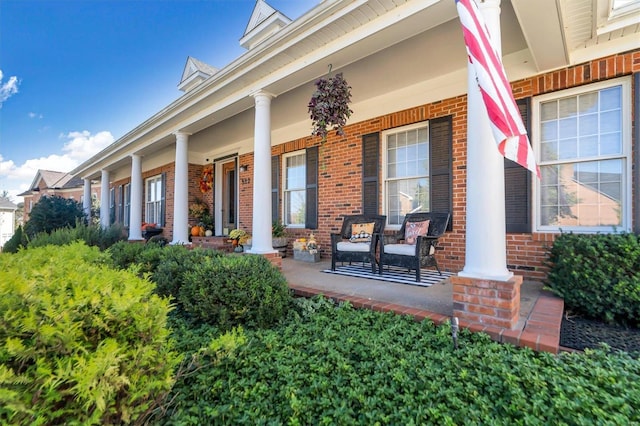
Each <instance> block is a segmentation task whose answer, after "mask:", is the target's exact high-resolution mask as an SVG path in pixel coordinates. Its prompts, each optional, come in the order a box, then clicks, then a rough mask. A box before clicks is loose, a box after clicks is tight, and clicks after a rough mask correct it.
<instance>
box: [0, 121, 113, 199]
mask: <svg viewBox="0 0 640 426" xmlns="http://www.w3.org/2000/svg"><path fill="white" fill-rule="evenodd" d="M61 137H62V138H65V139H67V142H65V144H64V146H63V147H62V151H63V153H62V154H51V155H49V156H47V157H40V158H33V159H29V160H27V161H25V162H24V163H23V164H20V165H17V164H15V163H14V161H13V160H9V159H4V158H3V157H2V154H0V192H1V191H3V190H5V189H6V190H7V191H8V192H9V195H10V196H11V197H12V199H13V200H14V202H20V201H22V197H17V195H18V194H19V193H21V192H24V191H26V190H27V189H29V186H30V185H31V182H32V181H33V178H34V177H35V175H36V173H37V172H38V170H39V169H43V170H54V171H57V172H70V171H71V170H73V169H74V168H76V167H77V166H78V165H80V164H81V163H82V162H83V161H85V160H88V159H89V158H91V157H92V156H93V155H95V154H97V153H98V152H100V151H101V150H103V149H104V148H106V147H107V146H108V145H110V144H111V143H113V141H114V138H113V136H112V135H111V132H107V131H104V132H99V133H96V134H95V135H91V133H90V132H88V131H86V130H85V131H82V132H69V133H68V134H66V135H62V136H61ZM16 200H17V201H16Z"/></svg>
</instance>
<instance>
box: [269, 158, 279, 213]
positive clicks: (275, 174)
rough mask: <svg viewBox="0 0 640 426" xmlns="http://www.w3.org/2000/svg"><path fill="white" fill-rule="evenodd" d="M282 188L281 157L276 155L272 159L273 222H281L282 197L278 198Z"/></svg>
mask: <svg viewBox="0 0 640 426" xmlns="http://www.w3.org/2000/svg"><path fill="white" fill-rule="evenodd" d="M279 188H280V157H279V156H277V155H274V156H272V157H271V221H272V222H279V221H280V217H279V216H278V212H279V211H280V205H279V202H280V197H278V194H279V191H278V189H279Z"/></svg>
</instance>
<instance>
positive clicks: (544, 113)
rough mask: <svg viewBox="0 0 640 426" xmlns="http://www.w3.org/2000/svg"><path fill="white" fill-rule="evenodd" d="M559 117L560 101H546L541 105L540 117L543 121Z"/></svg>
mask: <svg viewBox="0 0 640 426" xmlns="http://www.w3.org/2000/svg"><path fill="white" fill-rule="evenodd" d="M557 118H558V103H557V102H556V101H551V102H545V103H543V104H541V105H540V119H541V120H542V121H547V120H555V119H557Z"/></svg>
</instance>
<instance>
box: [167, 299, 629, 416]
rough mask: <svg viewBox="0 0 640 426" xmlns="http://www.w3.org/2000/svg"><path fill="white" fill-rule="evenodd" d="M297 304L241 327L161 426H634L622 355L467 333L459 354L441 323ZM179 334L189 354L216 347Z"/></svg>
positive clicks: (182, 382) (185, 381)
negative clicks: (540, 347) (553, 349)
mask: <svg viewBox="0 0 640 426" xmlns="http://www.w3.org/2000/svg"><path fill="white" fill-rule="evenodd" d="M296 305H298V308H297V309H296V310H295V312H296V315H290V316H289V317H288V319H287V321H286V322H283V323H281V324H279V325H278V326H276V327H273V328H270V329H252V330H245V333H246V342H247V343H246V344H244V345H236V346H234V347H235V348H237V349H236V352H234V353H233V354H232V356H226V357H223V358H221V359H220V362H219V363H218V364H216V365H203V366H202V368H201V369H200V370H199V371H198V372H197V373H196V374H191V375H185V376H183V377H181V378H180V379H179V380H178V381H177V382H176V384H175V386H174V389H173V390H172V396H171V398H172V400H173V401H174V406H173V411H171V412H169V413H168V416H167V417H165V418H162V419H159V422H158V423H159V424H164V425H237V424H288V425H320V424H338V425H375V424H381V425H467V424H470V425H518V424H520V425H547V424H553V425H556V424H557V425H594V424H612V425H627V424H629V425H630V424H640V423H639V422H640V411H639V410H638V409H637V407H638V401H640V363H639V362H638V361H637V360H633V359H631V358H630V357H629V356H628V355H626V354H622V353H619V354H612V353H607V352H606V351H603V350H598V351H591V350H587V351H586V352H585V353H584V354H578V353H575V354H562V355H558V356H556V355H552V354H549V353H536V352H533V351H532V350H530V349H525V348H518V347H514V346H512V345H508V344H499V343H497V342H494V341H492V340H491V339H490V338H489V336H488V335H486V334H483V333H471V332H469V331H468V330H466V329H462V330H460V333H459V344H460V345H459V349H458V350H454V349H453V344H452V340H451V328H450V327H449V326H447V325H443V326H438V327H435V326H434V325H433V323H432V322H431V321H429V320H426V321H422V322H417V321H415V320H414V318H413V317H412V316H400V315H395V314H392V313H381V312H375V311H370V310H364V309H362V310H357V309H354V308H353V307H351V306H350V305H348V304H342V305H339V306H337V307H336V306H334V305H332V304H331V303H330V302H328V301H326V300H322V299H321V298H314V299H313V300H307V299H296ZM292 312H293V311H292ZM175 330H176V339H177V340H178V343H177V344H178V345H181V347H185V350H189V349H187V346H188V348H190V350H197V348H198V347H201V346H205V345H206V344H207V342H208V341H209V340H210V339H211V336H210V335H208V334H207V333H206V331H205V330H203V328H198V329H196V330H194V329H187V330H186V333H185V334H178V333H181V332H182V331H183V330H184V329H182V328H175ZM197 333H199V334H197ZM198 336H200V342H199V343H197V342H196V340H198ZM183 340H187V342H185V343H181V342H183ZM182 345H184V346H182Z"/></svg>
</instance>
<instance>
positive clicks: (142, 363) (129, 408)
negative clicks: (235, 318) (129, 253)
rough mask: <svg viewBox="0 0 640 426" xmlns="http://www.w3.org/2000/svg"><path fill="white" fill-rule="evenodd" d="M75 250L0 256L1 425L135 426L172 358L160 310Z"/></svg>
mask: <svg viewBox="0 0 640 426" xmlns="http://www.w3.org/2000/svg"><path fill="white" fill-rule="evenodd" d="M105 258H106V255H105V254H104V253H101V252H100V251H98V249H97V248H90V247H87V246H86V245H84V244H82V243H74V244H71V245H67V246H62V247H54V246H46V247H40V248H33V249H29V250H21V251H20V252H19V253H17V254H11V255H2V256H0V312H2V315H0V424H24V425H27V424H28V425H44V424H46V425H54V424H87V425H89V424H123V423H133V424H142V423H143V422H144V421H145V419H146V418H147V417H148V416H149V415H150V413H151V412H152V411H153V410H154V409H155V408H156V407H157V406H158V405H160V404H162V402H163V399H164V397H165V396H166V394H167V393H168V392H169V390H170V389H171V386H172V385H173V382H174V378H173V372H174V369H175V367H176V366H177V365H178V364H179V362H180V356H179V355H178V354H177V353H176V352H175V351H174V350H173V349H172V343H171V341H170V339H169V330H168V328H167V327H166V322H167V314H168V312H169V302H168V301H167V300H166V299H162V298H160V297H158V296H157V295H155V294H153V291H152V290H153V284H152V283H151V282H150V281H148V280H143V279H140V278H138V277H136V276H135V275H134V274H133V273H131V272H130V271H118V270H114V269H111V268H109V267H108V266H106V263H107V262H106V261H105Z"/></svg>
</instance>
